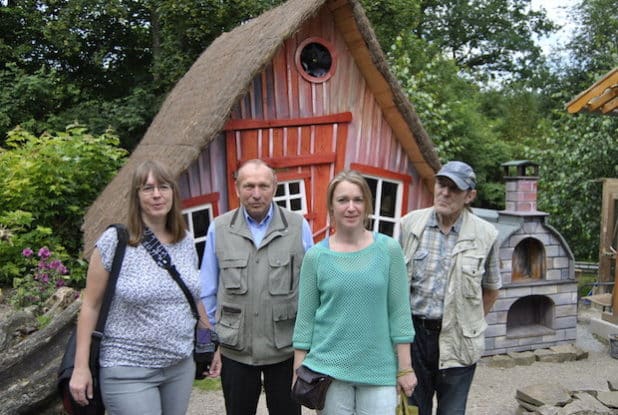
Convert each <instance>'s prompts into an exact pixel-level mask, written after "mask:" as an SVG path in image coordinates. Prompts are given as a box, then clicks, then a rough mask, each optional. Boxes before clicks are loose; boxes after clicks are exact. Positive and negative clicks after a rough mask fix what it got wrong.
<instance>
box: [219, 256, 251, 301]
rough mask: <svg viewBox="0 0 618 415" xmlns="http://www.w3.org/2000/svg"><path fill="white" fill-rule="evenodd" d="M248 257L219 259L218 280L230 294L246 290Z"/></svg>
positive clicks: (241, 292) (243, 292)
mask: <svg viewBox="0 0 618 415" xmlns="http://www.w3.org/2000/svg"><path fill="white" fill-rule="evenodd" d="M248 263H249V259H248V258H222V259H221V260H219V268H220V269H221V272H220V274H219V281H220V282H221V284H223V287H224V288H225V291H226V292H228V293H230V294H245V293H246V292H247V264H248Z"/></svg>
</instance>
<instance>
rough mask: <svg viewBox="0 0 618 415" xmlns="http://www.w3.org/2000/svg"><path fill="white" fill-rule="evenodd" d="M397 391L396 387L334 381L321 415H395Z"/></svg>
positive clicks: (320, 412)
mask: <svg viewBox="0 0 618 415" xmlns="http://www.w3.org/2000/svg"><path fill="white" fill-rule="evenodd" d="M396 406H397V391H396V389H395V387H394V386H372V385H359V384H354V383H350V382H344V381H341V380H337V379H333V382H332V383H331V384H330V386H329V387H328V391H327V392H326V402H325V404H324V409H323V410H321V411H318V414H320V415H376V414H380V415H394V414H395V407H396Z"/></svg>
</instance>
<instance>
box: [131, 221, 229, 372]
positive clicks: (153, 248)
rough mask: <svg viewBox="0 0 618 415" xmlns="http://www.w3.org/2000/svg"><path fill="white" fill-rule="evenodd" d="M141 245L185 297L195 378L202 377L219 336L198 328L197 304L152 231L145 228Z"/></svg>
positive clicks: (211, 331)
mask: <svg viewBox="0 0 618 415" xmlns="http://www.w3.org/2000/svg"><path fill="white" fill-rule="evenodd" d="M142 245H143V246H144V248H145V249H146V251H148V253H149V254H150V256H152V259H154V261H155V262H156V263H157V265H158V266H160V267H161V268H163V269H165V270H167V272H169V274H170V276H171V277H172V279H173V280H174V281H175V282H176V284H178V286H179V287H180V289H181V290H182V293H183V294H184V295H185V297H186V298H187V302H188V303H189V307H191V313H192V314H193V317H195V320H196V323H195V335H194V341H193V360H194V361H195V379H204V378H205V376H204V372H206V371H208V369H209V368H210V364H211V363H212V359H213V357H214V354H215V351H216V350H217V346H218V345H219V338H218V337H217V333H216V332H215V331H214V330H210V329H200V328H198V324H199V321H200V315H199V313H198V311H197V304H195V299H194V298H193V296H192V295H191V291H189V288H187V285H186V284H185V282H184V281H183V280H182V277H181V276H180V273H179V272H178V270H177V269H176V266H175V265H174V264H172V258H171V257H170V254H169V253H168V252H167V250H166V249H165V247H164V246H163V245H162V244H161V242H160V241H159V240H158V239H157V237H156V236H155V235H154V233H152V231H151V230H150V229H148V228H146V231H145V232H144V238H143V240H142Z"/></svg>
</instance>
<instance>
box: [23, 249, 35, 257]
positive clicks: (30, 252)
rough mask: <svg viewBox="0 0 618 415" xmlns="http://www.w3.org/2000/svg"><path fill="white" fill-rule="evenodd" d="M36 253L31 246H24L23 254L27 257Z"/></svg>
mask: <svg viewBox="0 0 618 415" xmlns="http://www.w3.org/2000/svg"><path fill="white" fill-rule="evenodd" d="M33 253H34V251H33V250H32V249H30V248H24V250H23V251H21V254H22V255H23V256H24V257H26V258H30V257H31V256H32V254H33Z"/></svg>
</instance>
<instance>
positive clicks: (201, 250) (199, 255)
mask: <svg viewBox="0 0 618 415" xmlns="http://www.w3.org/2000/svg"><path fill="white" fill-rule="evenodd" d="M205 247H206V242H205V241H202V242H198V243H196V244H195V249H197V258H198V259H199V261H200V262H199V267H200V268H202V257H203V256H204V248H205Z"/></svg>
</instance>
